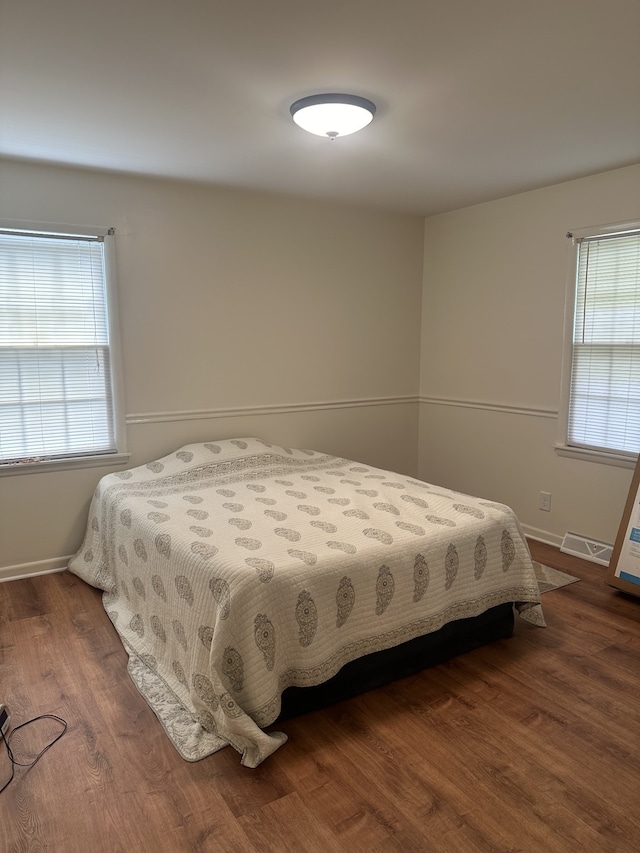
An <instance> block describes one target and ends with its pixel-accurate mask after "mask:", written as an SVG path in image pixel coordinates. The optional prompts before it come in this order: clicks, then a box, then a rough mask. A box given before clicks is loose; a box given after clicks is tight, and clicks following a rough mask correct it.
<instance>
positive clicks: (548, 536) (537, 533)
mask: <svg viewBox="0 0 640 853" xmlns="http://www.w3.org/2000/svg"><path fill="white" fill-rule="evenodd" d="M522 529H523V531H524V533H525V536H527V538H528V539H535V540H536V542H544V544H545V545H553V546H554V547H556V548H559V547H560V546H561V545H562V536H558V535H557V534H555V533H549V531H548V530H540V529H539V528H537V527H531V525H529V524H523V525H522Z"/></svg>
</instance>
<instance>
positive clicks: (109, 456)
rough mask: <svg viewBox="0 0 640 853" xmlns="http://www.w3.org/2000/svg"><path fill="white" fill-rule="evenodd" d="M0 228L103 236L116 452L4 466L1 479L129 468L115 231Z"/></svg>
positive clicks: (24, 225) (17, 223) (8, 222)
mask: <svg viewBox="0 0 640 853" xmlns="http://www.w3.org/2000/svg"><path fill="white" fill-rule="evenodd" d="M0 228H1V229H6V230H15V231H33V232H34V233H39V234H43V235H47V234H51V235H54V234H64V235H65V236H78V237H100V238H101V239H102V242H103V246H104V277H105V289H106V300H107V312H106V313H107V323H108V328H109V360H110V366H111V403H112V406H113V427H114V436H115V445H116V449H115V452H114V451H110V452H107V453H96V454H79V455H77V456H67V457H60V458H53V459H49V458H47V459H42V460H37V461H36V460H34V461H28V462H9V463H3V464H0V477H3V476H11V475H15V474H36V473H44V472H47V471H63V470H68V469H72V468H93V467H118V466H121V465H126V464H127V462H128V461H129V458H130V456H131V454H130V453H129V452H128V450H127V436H126V419H125V409H124V383H123V370H122V356H121V346H120V331H119V313H118V292H117V291H118V288H117V278H116V258H115V228H111V227H107V226H90V225H72V224H69V223H59V222H55V223H54V222H34V221H33V220H16V219H0Z"/></svg>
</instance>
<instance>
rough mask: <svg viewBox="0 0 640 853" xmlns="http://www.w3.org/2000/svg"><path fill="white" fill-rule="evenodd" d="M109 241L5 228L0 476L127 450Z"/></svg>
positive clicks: (0, 232)
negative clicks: (119, 408) (21, 467)
mask: <svg viewBox="0 0 640 853" xmlns="http://www.w3.org/2000/svg"><path fill="white" fill-rule="evenodd" d="M110 239H112V238H111V237H110V236H108V232H104V233H103V234H99V233H94V234H91V235H87V234H83V233H55V232H51V231H41V230H34V231H27V230H24V229H9V228H0V466H2V465H5V466H6V465H11V464H16V463H20V464H24V463H29V462H36V463H38V462H43V461H52V460H71V459H77V458H84V459H85V460H86V459H88V458H89V457H96V456H105V457H106V456H109V461H116V460H115V458H114V456H113V455H114V454H117V453H118V451H119V450H122V447H121V446H119V445H121V443H122V442H121V440H120V441H119V439H121V438H122V427H121V420H120V418H119V416H118V413H117V412H116V406H115V401H116V399H117V395H116V393H115V391H114V379H115V374H116V372H117V371H116V369H115V358H114V351H113V341H112V337H113V335H112V333H113V324H112V322H111V318H112V317H113V316H114V312H113V310H110V309H112V306H110V304H109V295H110V294H109V288H108V280H107V276H108V271H109V270H108V268H109V262H108V253H107V252H105V245H106V244H105V241H108V240H110ZM117 461H120V460H117ZM0 470H1V469H0Z"/></svg>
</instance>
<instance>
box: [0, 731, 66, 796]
mask: <svg viewBox="0 0 640 853" xmlns="http://www.w3.org/2000/svg"><path fill="white" fill-rule="evenodd" d="M38 720H56V721H57V722H58V723H60V724H61V725H62V730H61V731H60V732H59V733H58V734H57V735H56V736H55V737H54V739H53V740H52V741H49V743H48V744H47V745H46V746H45V747H44V748H43V749H41V750H40V752H39V753H38V754H37V755H36V757H35V758H34V759H33V761H28V762H26V763H24V762H22V761H16V759H15V756H14V754H13V752H12V751H11V747H10V746H9V744H10V743H11V739H12V738H13V736H14V734H15V733H16V732H17V731H20V729H23V728H24V727H25V726H29V725H31V723H37V722H38ZM66 730H67V723H66V720H63V719H62V717H57V716H56V715H55V714H41V715H40V716H39V717H34V718H33V719H32V720H27V722H26V723H20V725H19V726H16V727H15V728H14V729H12V730H11V732H10V733H9V737H8V738H7V737H5V734H4V732H3V731H2V729H0V734H1V735H2V740H3V741H4V745H5V746H6V748H7V755H8V756H9V761H10V762H11V776H10V777H9V781H8V782H5V784H4V785H3V786H2V788H0V794H1V793H2V792H3V791H4V790H5V788H8V787H9V785H10V784H11V782H12V781H13V777H14V775H15V768H16V767H33V765H34V764H36V763H37V762H38V761H39V760H40V759H41V758H42V756H43V755H44V754H45V752H46V751H47V750H48V749H50V748H51V747H52V746H53V745H54V743H55V742H56V741H57V740H60V738H61V737H62V735H63V734H64V733H65V732H66Z"/></svg>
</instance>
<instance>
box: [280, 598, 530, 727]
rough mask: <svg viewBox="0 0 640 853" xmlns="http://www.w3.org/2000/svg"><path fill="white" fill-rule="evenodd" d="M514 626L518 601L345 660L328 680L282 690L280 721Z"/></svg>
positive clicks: (428, 664)
mask: <svg viewBox="0 0 640 853" xmlns="http://www.w3.org/2000/svg"><path fill="white" fill-rule="evenodd" d="M513 626H514V613H513V605H512V604H511V603H507V604H500V605H498V606H497V607H492V608H490V609H489V610H486V611H485V612H484V613H481V614H480V615H479V616H473V617H469V618H467V619H457V620H455V621H454V622H449V623H447V624H446V625H444V626H443V627H442V628H440V630H439V631H434V632H433V633H432V634H426V635H425V636H423V637H416V639H414V640H409V641H408V642H406V643H401V644H400V645H399V646H395V647H394V648H391V649H383V650H382V651H379V652H374V653H373V654H370V655H365V656H364V657H362V658H358V659H357V660H354V661H351V662H350V663H347V664H345V666H343V667H342V669H341V670H340V671H339V672H338V673H336V675H334V676H333V678H330V679H329V680H328V681H325V682H324V683H323V684H318V685H316V686H315V687H288V688H287V689H286V690H285V691H284V693H283V694H282V708H281V711H280V715H279V717H278V719H277V720H276V723H278V722H282V721H283V720H287V719H291V718H292V717H297V716H300V715H302V714H307V713H309V712H311V711H315V710H318V709H319V708H325V707H327V706H328V705H333V704H335V703H337V702H341V701H343V700H344V699H350V698H352V697H353V696H357V695H359V694H360V693H365V692H367V691H368V690H374V689H375V688H376V687H382V686H383V685H385V684H389V683H390V682H391V681H395V680H397V679H399V678H405V677H406V676H408V675H413V674H414V673H416V672H419V671H420V670H423V669H427V668H428V667H431V666H436V665H437V664H439V663H443V662H444V661H447V660H450V659H451V658H453V657H456V656H457V655H461V654H464V653H465V652H469V651H472V649H476V648H478V647H480V646H483V645H487V644H488V643H492V642H494V641H496V640H501V639H506V638H507V637H510V636H511V635H512V634H513Z"/></svg>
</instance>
